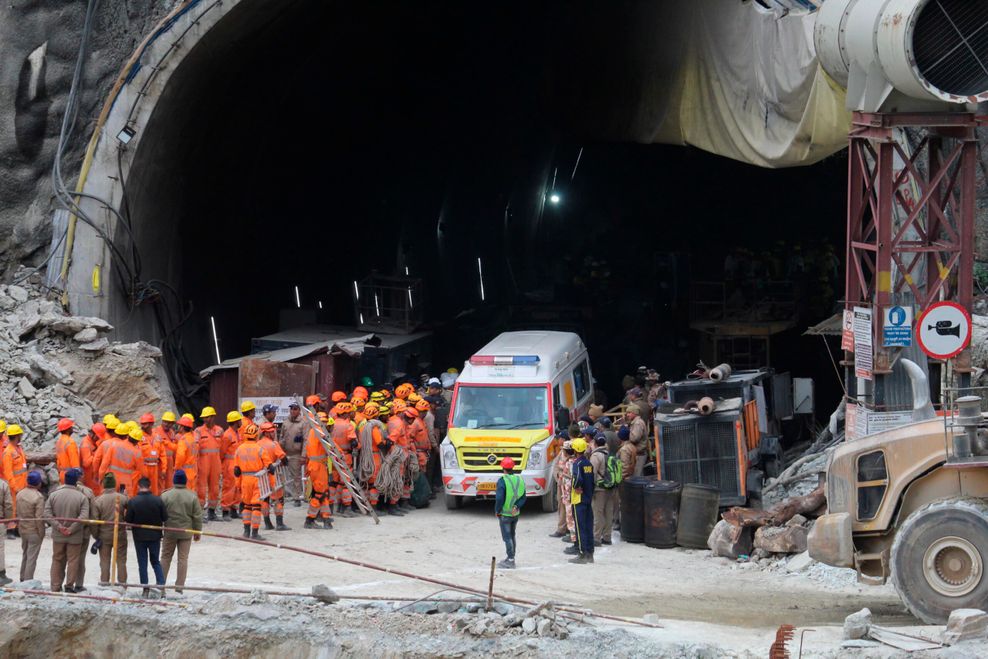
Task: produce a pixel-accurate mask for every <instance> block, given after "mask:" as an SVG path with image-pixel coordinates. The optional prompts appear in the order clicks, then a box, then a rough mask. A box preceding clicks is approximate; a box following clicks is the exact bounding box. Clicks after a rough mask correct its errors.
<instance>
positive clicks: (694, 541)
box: [676, 483, 720, 549]
mask: <svg viewBox="0 0 988 659" xmlns="http://www.w3.org/2000/svg"><path fill="white" fill-rule="evenodd" d="M719 510H720V490H719V489H718V488H716V487H714V486H713V485H700V484H699V483H688V484H686V485H683V492H682V494H681V495H680V499H679V528H678V529H677V532H676V542H677V543H678V544H679V546H680V547H692V548H694V549H706V548H707V539H708V538H709V537H710V532H711V531H713V530H714V525H716V524H717V513H718V511H719Z"/></svg>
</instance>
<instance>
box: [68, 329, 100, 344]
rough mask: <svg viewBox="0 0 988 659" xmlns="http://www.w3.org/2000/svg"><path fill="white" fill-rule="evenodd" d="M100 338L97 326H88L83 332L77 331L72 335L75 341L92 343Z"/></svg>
mask: <svg viewBox="0 0 988 659" xmlns="http://www.w3.org/2000/svg"><path fill="white" fill-rule="evenodd" d="M98 338H99V332H97V331H96V328H95V327H87V328H86V329H84V330H82V331H81V332H79V333H77V334H76V335H75V336H73V337H72V340H73V341H78V342H79V343H92V342H93V341H95V340H96V339H98Z"/></svg>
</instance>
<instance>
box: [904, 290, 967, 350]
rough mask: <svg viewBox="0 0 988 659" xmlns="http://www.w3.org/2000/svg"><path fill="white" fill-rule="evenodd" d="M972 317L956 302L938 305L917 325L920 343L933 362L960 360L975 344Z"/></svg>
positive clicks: (923, 316)
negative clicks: (970, 346)
mask: <svg viewBox="0 0 988 659" xmlns="http://www.w3.org/2000/svg"><path fill="white" fill-rule="evenodd" d="M971 329H972V328H971V314H969V313H968V311H967V309H965V308H964V307H962V306H961V305H959V304H957V303H956V302H937V303H936V304H934V305H932V306H930V307H929V308H928V309H927V310H926V311H924V312H923V314H922V315H921V316H920V317H919V320H918V321H916V339H917V341H919V347H920V348H922V350H923V352H925V353H926V354H927V355H929V356H930V357H932V358H933V359H950V358H951V357H956V356H957V355H958V353H960V352H961V351H962V350H964V348H966V347H967V346H968V345H970V343H971Z"/></svg>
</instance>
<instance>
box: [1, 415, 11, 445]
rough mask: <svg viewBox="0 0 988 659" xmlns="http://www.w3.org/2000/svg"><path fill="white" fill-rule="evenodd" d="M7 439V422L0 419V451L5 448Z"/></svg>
mask: <svg viewBox="0 0 988 659" xmlns="http://www.w3.org/2000/svg"><path fill="white" fill-rule="evenodd" d="M8 443H9V440H8V439H7V422H6V421H4V420H3V419H0V451H3V450H4V449H5V448H7V444H8Z"/></svg>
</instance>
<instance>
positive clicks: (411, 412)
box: [404, 406, 419, 419]
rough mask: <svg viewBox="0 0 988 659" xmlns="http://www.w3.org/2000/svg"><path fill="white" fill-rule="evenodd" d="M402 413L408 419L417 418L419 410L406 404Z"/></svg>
mask: <svg viewBox="0 0 988 659" xmlns="http://www.w3.org/2000/svg"><path fill="white" fill-rule="evenodd" d="M404 414H405V416H407V417H408V418H409V419H417V418H419V411H418V410H417V409H415V408H414V407H407V406H406V407H405V410H404Z"/></svg>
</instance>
